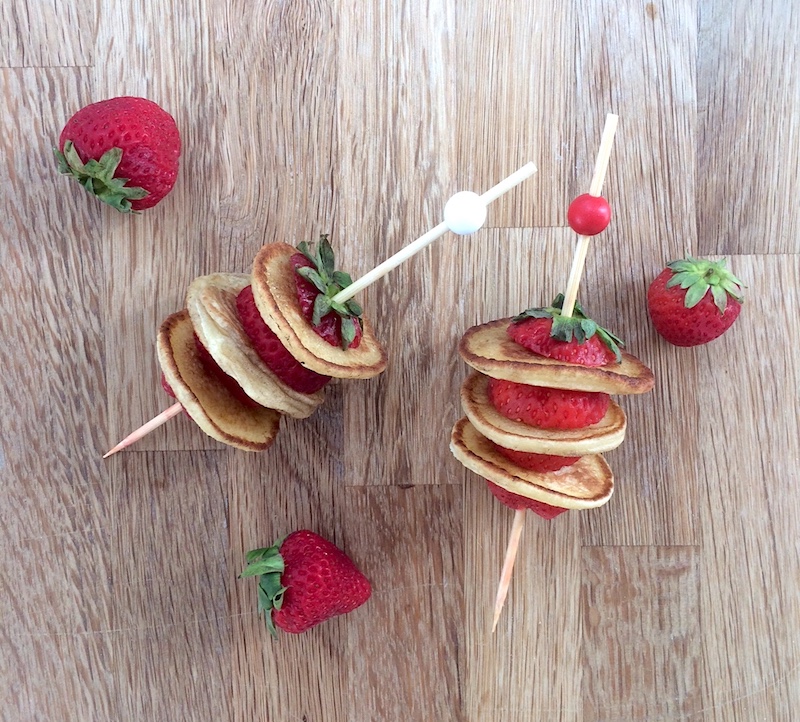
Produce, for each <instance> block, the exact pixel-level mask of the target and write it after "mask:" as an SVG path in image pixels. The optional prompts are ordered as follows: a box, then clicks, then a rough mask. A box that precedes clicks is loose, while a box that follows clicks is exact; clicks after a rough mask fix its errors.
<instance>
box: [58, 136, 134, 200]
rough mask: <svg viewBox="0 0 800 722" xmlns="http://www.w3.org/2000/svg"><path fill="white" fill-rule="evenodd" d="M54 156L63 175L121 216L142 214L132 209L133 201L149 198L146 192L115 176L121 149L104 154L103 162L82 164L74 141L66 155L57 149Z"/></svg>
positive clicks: (65, 152)
mask: <svg viewBox="0 0 800 722" xmlns="http://www.w3.org/2000/svg"><path fill="white" fill-rule="evenodd" d="M53 153H54V155H55V158H56V162H57V165H58V172H59V173H61V174H62V175H67V176H70V177H71V178H74V179H75V180H77V181H78V182H79V183H80V184H81V186H83V188H84V189H85V190H86V191H87V192H89V193H91V194H92V195H95V196H97V197H98V198H99V199H100V200H101V201H103V202H104V203H107V204H108V205H110V206H111V207H112V208H115V209H116V210H118V211H120V212H121V213H138V211H134V210H133V209H132V208H131V201H135V200H141V199H142V198H144V197H146V196H148V195H149V192H148V191H147V190H145V189H144V188H139V187H137V186H134V187H128V186H126V185H125V184H126V183H127V182H128V179H127V178H117V177H115V176H114V174H115V173H116V170H117V167H118V166H119V163H120V161H121V160H122V150H121V149H120V148H111V149H109V150H107V151H106V152H105V153H103V155H102V156H101V158H100V160H99V161H98V160H95V159H93V158H92V159H90V160H89V161H87V162H86V163H84V162H83V161H82V160H81V158H80V155H79V154H78V151H77V149H76V148H75V145H74V144H73V142H72V141H71V140H68V141H66V142H65V143H64V150H63V152H62V151H60V150H58V148H54V149H53Z"/></svg>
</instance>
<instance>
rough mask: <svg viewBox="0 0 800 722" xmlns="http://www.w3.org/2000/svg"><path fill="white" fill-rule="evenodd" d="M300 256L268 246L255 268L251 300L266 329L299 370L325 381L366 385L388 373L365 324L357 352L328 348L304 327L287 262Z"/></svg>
mask: <svg viewBox="0 0 800 722" xmlns="http://www.w3.org/2000/svg"><path fill="white" fill-rule="evenodd" d="M297 252H298V251H297V250H296V249H295V248H293V247H292V246H290V245H288V244H287V243H268V244H267V245H265V246H264V247H263V248H262V249H261V250H260V251H259V252H258V255H257V256H256V260H255V263H254V264H253V297H254V298H255V301H256V306H258V310H259V312H260V313H261V315H262V316H263V318H264V321H265V323H266V324H267V325H268V326H269V327H270V328H271V329H272V330H273V332H274V333H275V334H276V335H277V336H278V338H279V339H280V340H281V342H282V343H283V345H284V346H286V348H287V349H288V350H289V353H291V354H292V356H294V357H295V358H296V359H297V360H298V361H299V362H300V363H301V364H303V366H307V367H308V368H310V369H311V370H312V371H316V372H317V373H320V374H325V375H326V376H334V377H336V378H348V379H367V378H372V377H373V376H377V375H378V374H379V373H381V371H383V370H384V369H385V368H386V351H384V349H383V348H382V347H381V345H380V343H378V340H377V339H376V338H375V335H374V334H373V332H372V328H371V326H370V324H369V323H368V322H367V321H366V319H362V320H363V324H364V325H363V335H362V337H361V343H360V344H359V346H358V348H354V349H353V348H351V349H347V350H344V349H342V348H341V347H338V346H331V345H330V344H329V343H328V342H327V341H325V340H324V339H322V338H321V337H320V336H319V335H318V334H317V333H316V332H315V331H314V329H313V328H312V326H311V324H309V322H308V321H306V319H305V317H304V316H303V313H302V311H301V309H300V303H299V302H298V300H297V290H296V286H295V280H294V276H295V271H294V269H293V268H292V266H291V264H290V262H289V259H290V258H291V257H292V256H293V255H294V254H295V253H297Z"/></svg>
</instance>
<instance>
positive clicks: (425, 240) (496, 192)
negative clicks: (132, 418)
mask: <svg viewBox="0 0 800 722" xmlns="http://www.w3.org/2000/svg"><path fill="white" fill-rule="evenodd" d="M536 170H537V169H536V166H535V165H534V164H533V163H526V164H525V165H524V166H522V167H521V168H519V169H518V170H516V171H514V172H513V173H512V174H511V175H510V176H508V177H507V178H504V179H503V180H501V181H500V182H499V183H498V184H497V185H494V186H492V187H491V188H490V189H489V190H488V191H486V192H485V193H483V194H482V195H480V196H479V197H478V199H479V203H482V204H483V205H484V206H486V205H488V204H489V203H491V202H492V201H495V200H497V199H498V198H499V197H500V196H501V195H503V194H504V193H507V192H508V191H510V190H511V189H512V188H514V187H515V186H517V185H519V184H520V183H522V181H524V180H526V179H527V178H530V177H531V176H532V175H533V174H534V173H536ZM449 230H450V227H449V226H448V224H447V223H445V222H442V223H439V225H437V226H435V227H434V228H432V229H431V230H429V231H427V232H426V233H424V234H423V235H421V236H420V237H419V238H417V239H416V240H414V241H412V242H411V243H409V244H408V245H407V246H405V247H403V248H402V249H401V250H400V251H398V252H397V253H395V254H394V255H393V256H391V257H390V258H388V259H387V260H385V261H384V262H383V263H381V264H380V265H378V266H376V267H375V268H373V269H372V270H371V271H369V272H368V273H366V274H365V275H363V276H362V277H361V278H359V279H358V280H357V281H354V282H353V283H351V284H350V285H349V286H348V287H347V288H345V289H342V290H341V291H340V292H339V293H337V294H336V295H335V296H334V297H333V299H332V300H333V301H334V302H336V303H344V302H345V301H348V300H349V299H351V298H352V297H353V296H354V295H355V294H356V293H358V292H359V291H361V290H362V289H364V288H366V287H367V286H369V285H370V284H372V283H375V281H377V280H379V279H381V278H383V277H384V276H385V275H386V274H387V273H389V272H390V271H391V270H393V269H394V268H397V266H399V265H400V264H401V263H403V262H404V261H407V260H408V259H409V258H411V257H412V256H414V255H415V254H417V253H418V252H419V251H421V250H422V249H423V248H425V247H426V246H429V245H430V244H431V243H433V241H435V240H436V239H437V238H441V237H442V236H443V235H444V234H445V233H447V231H449ZM181 408H182V407H181V405H180V404H175V405H173V406H170V407H169V408H168V409H167V410H166V411H162V412H161V413H160V414H159V415H158V416H156V417H155V418H153V419H151V420H150V421H148V422H147V423H145V424H143V425H142V426H140V427H139V428H138V429H136V431H134V432H132V433H131V434H129V435H128V436H126V437H125V438H124V439H123V440H122V441H120V442H119V443H118V444H117V445H116V446H115V447H114V448H113V449H111V450H110V451H108V452H107V453H106V454H104V455H103V458H104V459H106V458H108V457H109V456H111V455H112V454H115V453H117V452H118V451H121V450H122V449H124V448H125V447H127V446H130V445H131V444H133V443H135V442H136V441H138V440H139V439H141V438H142V437H144V436H146V435H147V434H149V433H150V432H151V431H152V430H153V429H156V428H158V427H159V426H161V424H163V423H165V422H166V421H168V420H169V419H171V418H172V417H173V416H175V415H176V414H178V413H179V412H180V410H181Z"/></svg>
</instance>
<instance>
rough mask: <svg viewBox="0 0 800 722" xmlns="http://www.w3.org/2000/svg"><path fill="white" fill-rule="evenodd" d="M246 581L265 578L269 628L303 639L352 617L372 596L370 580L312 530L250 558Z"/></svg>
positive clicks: (262, 589) (261, 595)
mask: <svg viewBox="0 0 800 722" xmlns="http://www.w3.org/2000/svg"><path fill="white" fill-rule="evenodd" d="M247 562H248V566H247V568H246V569H245V570H244V572H242V576H243V577H253V576H257V577H259V583H258V587H259V588H258V609H259V612H262V611H263V612H264V613H265V616H266V623H267V627H268V628H269V630H270V632H271V633H272V634H273V635H274V634H275V627H279V628H280V629H282V630H284V631H285V632H291V633H292V634H300V633H301V632H305V631H306V630H307V629H311V627H314V626H316V625H317V624H320V623H321V622H324V621H326V620H327V619H330V618H331V617H335V616H337V615H339V614H346V613H348V612H352V611H353V610H354V609H356V608H357V607H360V606H361V605H362V604H364V603H365V602H366V601H367V600H368V599H369V597H370V595H371V594H372V588H371V586H370V583H369V580H368V579H367V578H366V577H365V576H364V575H363V574H362V573H361V572H360V571H359V570H358V569H357V568H356V565H355V564H354V563H353V561H352V560H351V559H350V558H349V557H348V556H347V555H346V554H345V553H344V552H343V551H342V550H341V549H339V548H338V547H337V546H336V545H334V544H333V543H331V542H329V541H328V540H327V539H324V538H323V537H321V536H319V535H318V534H315V533H314V532H312V531H308V530H306V529H304V530H301V531H295V532H292V533H291V534H289V536H287V537H286V539H284V540H283V542H281V543H278V544H275V545H274V546H271V547H269V548H266V549H255V550H253V551H251V552H248V554H247Z"/></svg>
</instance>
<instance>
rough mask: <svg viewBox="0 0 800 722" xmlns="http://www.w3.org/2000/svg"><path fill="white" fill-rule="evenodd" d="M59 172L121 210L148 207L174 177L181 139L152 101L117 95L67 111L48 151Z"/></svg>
mask: <svg viewBox="0 0 800 722" xmlns="http://www.w3.org/2000/svg"><path fill="white" fill-rule="evenodd" d="M54 153H55V156H56V160H57V161H58V170H59V172H60V173H63V174H65V175H69V176H72V177H73V178H75V179H76V180H77V181H78V182H79V183H80V184H81V185H82V186H83V187H84V188H85V189H86V190H87V191H88V192H89V193H91V194H93V195H96V196H97V197H98V198H99V199H100V200H102V201H104V202H105V203H108V204H109V205H110V206H112V207H114V208H116V209H117V210H118V211H122V212H123V213H130V212H136V211H141V210H144V209H145V208H152V207H153V206H154V205H156V204H157V203H158V202H159V201H161V200H162V199H163V198H164V196H166V195H167V193H169V192H170V191H171V190H172V187H173V186H174V185H175V180H176V178H177V177H178V162H179V159H180V154H181V138H180V134H179V132H178V127H177V125H175V120H174V119H173V117H172V116H171V115H170V114H169V113H167V112H166V111H165V110H163V109H162V108H160V107H159V106H158V105H156V104H155V103H154V102H153V101H151V100H147V99H145V98H134V97H120V98H111V99H110V100H103V101H100V102H99V103H92V104H91V105H87V106H86V107H85V108H82V109H81V110H79V111H78V112H77V113H75V115H73V116H72V117H71V118H70V119H69V120H68V121H67V124H66V125H65V126H64V129H63V130H62V131H61V137H60V138H59V141H58V149H54Z"/></svg>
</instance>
